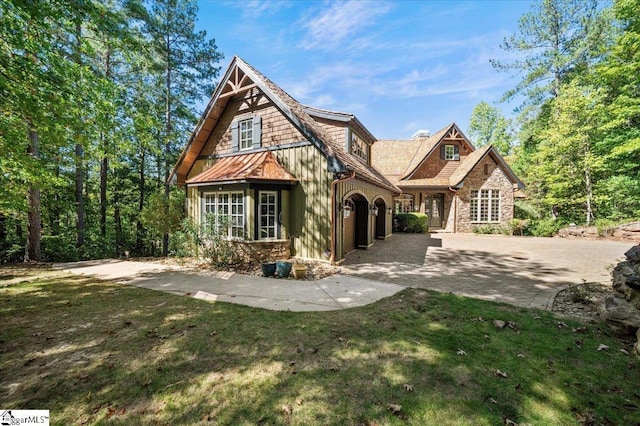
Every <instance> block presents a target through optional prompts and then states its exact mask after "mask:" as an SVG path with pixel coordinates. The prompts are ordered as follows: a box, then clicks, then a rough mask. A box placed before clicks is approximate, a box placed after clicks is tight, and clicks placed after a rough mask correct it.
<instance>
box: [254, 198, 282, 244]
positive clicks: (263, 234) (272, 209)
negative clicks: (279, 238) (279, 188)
mask: <svg viewBox="0 0 640 426" xmlns="http://www.w3.org/2000/svg"><path fill="white" fill-rule="evenodd" d="M258 209H259V215H260V222H259V224H260V229H259V230H258V232H259V233H258V235H259V238H260V239H261V240H269V239H275V238H276V235H277V234H276V215H277V211H278V193H277V192H275V191H260V205H259V206H258Z"/></svg>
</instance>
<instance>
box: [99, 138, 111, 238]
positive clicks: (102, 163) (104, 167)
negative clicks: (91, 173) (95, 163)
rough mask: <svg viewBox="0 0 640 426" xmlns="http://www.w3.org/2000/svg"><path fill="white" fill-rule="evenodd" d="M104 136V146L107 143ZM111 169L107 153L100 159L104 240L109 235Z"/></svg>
mask: <svg viewBox="0 0 640 426" xmlns="http://www.w3.org/2000/svg"><path fill="white" fill-rule="evenodd" d="M101 137H102V138H103V146H104V145H106V142H104V135H101ZM108 169H109V158H108V157H107V155H106V148H105V154H104V156H103V157H102V160H101V161H100V236H102V239H103V240H104V239H105V238H106V237H107V170H108Z"/></svg>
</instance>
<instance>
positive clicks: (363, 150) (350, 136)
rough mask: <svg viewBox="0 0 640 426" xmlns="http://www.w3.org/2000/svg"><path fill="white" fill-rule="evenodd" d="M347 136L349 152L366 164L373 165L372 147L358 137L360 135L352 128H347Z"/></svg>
mask: <svg viewBox="0 0 640 426" xmlns="http://www.w3.org/2000/svg"><path fill="white" fill-rule="evenodd" d="M346 134H347V137H346V138H347V141H346V142H347V146H346V149H347V152H348V153H349V154H351V155H355V156H356V157H358V158H359V159H360V160H362V161H364V162H365V163H367V164H371V162H370V161H371V145H370V144H369V143H367V142H365V140H364V139H363V138H361V137H360V136H358V134H357V133H356V132H355V131H353V130H352V129H351V128H347V132H346Z"/></svg>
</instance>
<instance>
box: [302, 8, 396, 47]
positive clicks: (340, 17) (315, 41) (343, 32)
mask: <svg viewBox="0 0 640 426" xmlns="http://www.w3.org/2000/svg"><path fill="white" fill-rule="evenodd" d="M390 9H391V5H390V4H389V3H387V2H383V1H357V0H348V1H338V2H334V3H332V4H331V6H330V7H329V8H327V9H325V10H323V11H322V12H321V13H320V14H319V15H318V16H317V17H314V18H312V19H309V21H308V22H306V23H305V24H304V26H305V28H306V30H307V33H306V35H305V37H304V38H303V40H302V41H301V43H300V46H301V47H302V48H303V49H307V50H308V49H313V48H321V49H332V48H335V47H337V46H339V45H340V44H343V42H351V41H356V42H357V43H359V44H360V45H367V43H366V42H363V38H361V37H360V38H358V37H357V35H358V34H359V33H360V32H361V31H362V30H363V29H365V28H366V27H369V26H372V25H374V24H375V19H376V18H378V17H380V16H383V15H385V14H386V13H387V12H389V10H390ZM313 12H315V11H312V13H313ZM307 18H309V16H307ZM348 39H351V40H348Z"/></svg>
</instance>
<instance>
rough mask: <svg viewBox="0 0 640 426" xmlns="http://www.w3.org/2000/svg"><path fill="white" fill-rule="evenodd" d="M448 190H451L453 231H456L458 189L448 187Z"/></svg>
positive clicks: (455, 232)
mask: <svg viewBox="0 0 640 426" xmlns="http://www.w3.org/2000/svg"><path fill="white" fill-rule="evenodd" d="M449 191H451V192H453V233H454V234H457V233H458V190H457V189H452V188H451V187H449Z"/></svg>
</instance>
